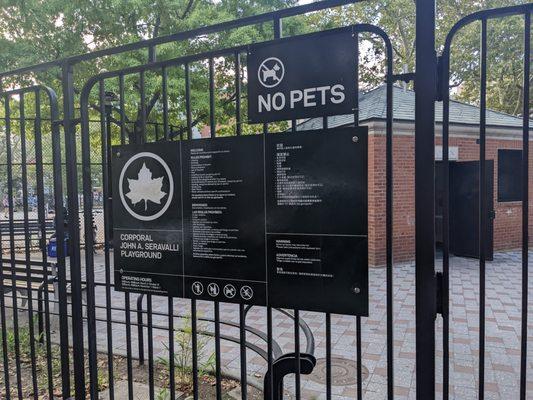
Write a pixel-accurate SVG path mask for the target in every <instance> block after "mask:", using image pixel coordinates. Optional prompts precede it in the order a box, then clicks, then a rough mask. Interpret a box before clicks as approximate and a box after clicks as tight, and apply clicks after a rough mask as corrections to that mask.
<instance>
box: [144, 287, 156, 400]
mask: <svg viewBox="0 0 533 400" xmlns="http://www.w3.org/2000/svg"><path fill="white" fill-rule="evenodd" d="M146 310H147V317H146V318H147V325H148V385H149V388H148V389H149V390H148V391H149V394H150V400H155V392H154V326H153V318H152V317H153V315H152V295H151V294H149V295H147V296H146Z"/></svg>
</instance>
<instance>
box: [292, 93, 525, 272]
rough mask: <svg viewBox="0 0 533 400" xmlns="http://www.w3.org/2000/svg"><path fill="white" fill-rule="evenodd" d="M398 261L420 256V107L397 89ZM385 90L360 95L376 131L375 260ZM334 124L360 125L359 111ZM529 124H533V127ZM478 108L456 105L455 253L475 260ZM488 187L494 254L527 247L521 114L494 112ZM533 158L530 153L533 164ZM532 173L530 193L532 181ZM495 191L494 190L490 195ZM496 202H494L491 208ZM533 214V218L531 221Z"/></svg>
mask: <svg viewBox="0 0 533 400" xmlns="http://www.w3.org/2000/svg"><path fill="white" fill-rule="evenodd" d="M393 93H394V96H393V99H394V114H393V116H394V126H393V135H394V139H393V143H394V144H393V148H394V150H393V152H394V154H393V157H394V168H393V170H394V172H393V176H394V183H393V187H394V218H393V222H394V233H393V238H394V245H393V249H394V253H393V254H394V260H395V261H407V260H412V259H414V250H415V207H414V109H415V107H414V104H415V94H414V92H412V91H409V90H404V89H402V88H398V87H395V88H394V92H393ZM385 106H386V91H385V87H384V86H382V87H379V88H377V89H375V90H373V91H370V92H368V93H364V94H361V95H360V124H361V125H366V126H368V128H369V140H368V185H369V187H368V205H369V207H368V218H369V219H368V225H369V262H370V265H383V264H384V263H385V121H386V107H385ZM436 121H437V128H436V131H437V140H436V142H437V144H436V149H435V153H436V160H437V170H436V180H437V182H436V184H437V188H439V187H441V186H442V183H441V180H440V176H441V170H440V169H439V168H440V167H439V162H438V160H439V159H441V158H442V146H441V143H442V137H441V132H442V103H437V110H436ZM328 124H329V126H330V127H332V128H333V127H340V126H349V125H353V116H350V115H345V116H335V117H330V118H329V120H328ZM530 126H533V124H531V125H530ZM321 127H322V120H321V119H311V120H308V121H305V122H303V123H301V124H299V126H298V130H307V129H319V128H321ZM478 139H479V108H477V107H475V106H471V105H467V104H463V103H459V102H453V101H452V102H451V103H450V152H449V159H450V160H451V164H450V229H451V231H450V232H451V238H450V244H451V251H452V253H454V254H456V255H459V256H470V257H476V256H477V255H478V247H479V246H478V239H477V236H478V235H477V210H478V208H477V204H478V199H479V197H478V193H477V187H478V180H479V179H478V173H479V163H478V162H477V160H479V143H478ZM486 144H487V146H486V149H487V152H486V159H487V160H489V162H488V163H487V168H488V173H487V185H488V186H487V187H488V188H489V189H488V190H489V193H488V204H489V207H488V208H489V215H488V218H489V221H491V225H492V229H489V232H488V236H489V238H490V239H492V240H491V242H492V243H489V244H488V248H487V251H488V252H489V254H490V253H491V252H492V250H493V249H494V250H495V251H498V250H506V249H516V248H518V247H520V246H521V209H522V207H521V202H520V199H521V184H520V182H521V167H520V165H521V157H522V153H521V150H520V149H521V148H522V119H521V118H517V117H514V116H510V115H506V114H502V113H499V112H494V111H487V142H486ZM532 160H533V157H530V168H531V167H532ZM532 179H533V173H531V174H530V185H529V190H530V196H531V198H533V193H532V192H531V188H532V185H531V180H532ZM491 188H492V193H490V192H491ZM436 196H437V205H436V213H437V217H436V230H437V232H436V236H437V246H438V245H439V242H440V240H441V237H442V227H441V223H442V218H441V216H440V214H441V212H442V210H441V205H442V196H441V193H440V191H439V190H437V193H436ZM491 203H493V204H492V205H491ZM532 222H533V219H532V217H531V216H530V226H531V225H532Z"/></svg>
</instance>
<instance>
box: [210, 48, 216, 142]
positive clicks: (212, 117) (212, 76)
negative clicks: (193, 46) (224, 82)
mask: <svg viewBox="0 0 533 400" xmlns="http://www.w3.org/2000/svg"><path fill="white" fill-rule="evenodd" d="M209 127H210V132H211V137H212V138H214V137H215V136H216V120H215V61H214V60H213V59H212V58H210V59H209Z"/></svg>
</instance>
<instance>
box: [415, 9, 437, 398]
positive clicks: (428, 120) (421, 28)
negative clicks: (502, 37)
mask: <svg viewBox="0 0 533 400" xmlns="http://www.w3.org/2000/svg"><path fill="white" fill-rule="evenodd" d="M416 37H417V38H423V40H419V41H417V47H416V66H415V68H416V75H415V219H416V222H415V242H416V246H415V254H416V261H415V270H416V271H415V275H416V278H415V282H416V283H415V284H416V295H415V297H416V298H415V304H416V311H415V313H416V398H417V400H434V399H435V315H436V311H437V309H436V283H435V171H434V164H435V99H436V94H437V93H436V92H437V74H436V66H437V58H436V54H435V2H431V1H426V0H416Z"/></svg>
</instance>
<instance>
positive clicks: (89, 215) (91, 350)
mask: <svg viewBox="0 0 533 400" xmlns="http://www.w3.org/2000/svg"><path fill="white" fill-rule="evenodd" d="M99 89H100V90H99V107H100V111H101V114H100V118H102V117H103V114H104V113H103V107H104V101H103V100H104V93H103V91H104V88H103V83H102V82H100V87H99ZM81 113H82V114H81V116H82V121H83V123H82V127H81V128H82V129H81V158H82V176H83V186H82V188H83V223H84V236H85V275H86V278H85V279H86V282H87V283H86V284H87V334H88V336H87V342H88V361H89V380H90V385H89V394H90V396H91V400H94V399H97V398H98V365H97V364H98V363H97V349H96V320H95V319H96V316H95V286H94V252H93V249H94V237H93V204H92V203H93V195H92V186H93V185H92V173H91V141H90V129H89V112H88V110H87V109H85V110H84V109H82V110H81ZM102 127H103V128H102ZM101 129H104V130H105V118H104V120H101Z"/></svg>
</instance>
